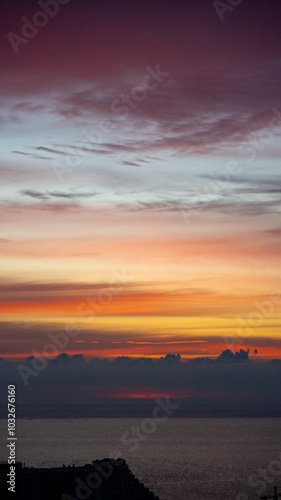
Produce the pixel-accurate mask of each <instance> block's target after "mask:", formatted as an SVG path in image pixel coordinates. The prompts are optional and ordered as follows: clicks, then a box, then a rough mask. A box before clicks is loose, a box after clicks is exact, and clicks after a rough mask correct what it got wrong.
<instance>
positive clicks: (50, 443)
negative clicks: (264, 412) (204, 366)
mask: <svg viewBox="0 0 281 500" xmlns="http://www.w3.org/2000/svg"><path fill="white" fill-rule="evenodd" d="M142 423H143V420H141V419H136V418H134V419H110V418H108V419H97V418H96V419H67V420H63V419H59V420H55V419H40V420H36V419H32V420H31V419H30V420H29V419H23V420H18V422H17V436H18V442H17V458H18V459H19V460H21V461H24V462H25V463H26V465H27V466H31V465H33V466H47V467H49V466H61V465H62V464H63V463H65V464H72V463H75V464H77V465H78V464H84V463H86V462H88V463H89V462H91V460H93V459H97V458H105V457H108V456H110V455H112V453H113V451H114V450H118V451H119V452H120V456H122V457H124V458H125V459H126V460H127V462H128V464H129V466H130V468H131V469H132V471H133V472H134V473H135V474H136V475H137V477H138V478H139V479H141V480H142V481H143V482H144V484H145V485H147V486H148V487H149V488H150V489H151V490H152V491H154V493H156V494H158V495H159V497H160V500H187V499H190V500H203V499H204V500H205V499H206V498H208V499H218V500H222V499H236V497H237V495H238V494H239V493H247V494H248V498H249V499H257V498H259V497H260V494H258V493H257V487H254V486H249V485H248V478H249V476H251V475H253V474H257V475H258V474H260V473H259V472H258V470H259V469H265V470H268V467H271V466H270V463H271V462H272V461H274V460H277V459H278V458H281V457H280V452H281V439H280V438H281V419H215V418H213V419H208V418H201V419H184V418H181V419H176V418H174V419H171V420H167V421H166V422H159V423H158V425H157V428H156V429H155V430H154V429H152V428H151V427H150V426H149V423H147V424H146V425H147V427H146V430H147V431H149V432H151V434H144V433H143V432H141V434H140V438H141V439H137V438H135V439H134V440H132V433H133V432H134V429H133V428H135V427H140V426H141V424H142ZM143 425H144V424H143ZM6 426H7V423H6V421H5V420H0V436H1V448H0V451H1V455H0V459H1V460H5V459H7V451H6V450H7V449H6V442H5V439H6ZM152 431H153V432H152ZM124 433H126V434H124ZM142 439H143V440H142ZM271 465H272V464H271ZM274 467H275V469H274V468H273V473H275V478H274V480H273V482H272V483H270V482H269V481H265V482H266V486H267V491H269V492H271V491H272V489H273V488H272V486H273V484H277V485H278V486H280V487H281V470H278V469H277V467H278V465H275V466H274ZM275 470H276V472H274V471H275ZM278 472H279V473H280V475H279V476H277V473H278ZM271 476H272V471H271V473H270V474H269V478H270V477H271ZM280 489H281V488H280ZM245 499H246V497H245V498H243V497H242V496H241V500H245Z"/></svg>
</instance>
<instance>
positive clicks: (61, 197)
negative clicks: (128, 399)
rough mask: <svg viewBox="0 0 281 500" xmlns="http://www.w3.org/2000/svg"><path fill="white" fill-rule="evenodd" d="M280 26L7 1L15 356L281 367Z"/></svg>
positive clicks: (10, 326)
mask: <svg viewBox="0 0 281 500" xmlns="http://www.w3.org/2000/svg"><path fill="white" fill-rule="evenodd" d="M214 3H215V2H214ZM225 3H226V2H225ZM230 3H231V2H230ZM232 3H233V2H232ZM234 3H235V2H234ZM236 3H238V2H236ZM40 4H41V6H40ZM45 4H46V5H47V4H48V6H47V7H45V9H47V11H48V9H49V12H50V13H51V14H52V15H49V14H45V15H43V17H42V15H41V17H40V15H39V14H38V12H40V11H41V12H42V5H45ZM56 6H57V8H56ZM280 14H281V6H280V2H279V1H278V0H269V1H268V0H262V1H261V0H256V1H255V2H249V1H246V0H244V1H242V2H241V3H240V4H239V5H237V6H236V7H230V8H229V9H227V10H226V11H225V12H224V13H222V12H221V11H220V12H218V11H217V9H216V8H215V6H214V5H213V2H212V1H202V2H201V1H193V2H187V1H186V0H185V1H181V0H179V1H176V2H171V1H167V0H162V1H161V2H160V1H158V0H153V1H142V2H139V1H138V2H136V1H134V0H121V1H120V2H116V1H114V2H113V1H111V0H103V1H101V0H91V1H90V0H79V2H78V0H69V1H66V0H64V1H62V0H61V2H60V5H59V6H58V4H54V3H53V2H52V1H50V2H49V3H48V2H47V0H43V1H42V2H35V1H31V0H28V1H25V2H21V1H20V0H10V1H9V2H8V1H6V0H5V1H4V2H3V6H2V9H1V16H0V17H1V19H0V26H1V28H0V29H1V35H2V36H1V44H0V57H1V75H0V81H1V87H0V88H1V95H0V127H1V136H0V141H1V142H0V144H1V149H0V176H1V188H0V204H1V212H0V223H1V225H0V277H1V280H0V315H1V316H0V321H1V325H0V328H1V333H0V356H2V357H4V358H9V359H13V358H26V357H27V356H29V355H31V354H36V353H42V352H43V353H44V352H45V354H49V355H51V356H54V355H57V354H59V353H61V352H67V353H69V354H75V353H82V354H83V355H84V357H85V358H86V359H87V358H89V357H107V358H115V357H117V356H122V355H124V356H133V357H135V356H136V357H137V356H144V355H145V356H147V357H150V356H151V357H158V356H163V355H165V354H166V353H180V354H181V356H182V357H186V358H188V357H191V358H193V357H196V356H210V357H216V356H218V355H219V354H220V353H221V352H222V350H224V349H227V348H232V349H233V350H238V349H240V348H243V349H246V348H250V349H251V351H250V353H251V354H253V351H254V349H255V348H257V350H258V357H259V358H261V359H263V358H281V285H280V265H279V263H280V248H281V245H280V236H281V224H280V207H281V200H280V192H281V174H280V155H281V143H280V135H281V93H280V80H281V55H280V47H281V43H280V42H281V36H280ZM23 18H24V19H23ZM33 19H34V20H35V21H38V23H40V22H41V24H42V27H38V28H34V27H33V28H32V25H30V24H29V23H30V22H33V21H32V20H33ZM35 21H34V22H35ZM43 24H45V26H43ZM33 26H34V25H33ZM25 35H28V37H26V36H25ZM19 37H20V38H19ZM58 332H60V333H61V332H63V335H61V336H59V335H58ZM58 338H63V339H64V341H63V345H62V347H61V348H60V347H59V346H58V347H57V350H56V351H54V352H52V349H49V351H48V348H47V347H46V346H48V345H49V346H50V344H51V345H54V339H58ZM64 342H65V344H64Z"/></svg>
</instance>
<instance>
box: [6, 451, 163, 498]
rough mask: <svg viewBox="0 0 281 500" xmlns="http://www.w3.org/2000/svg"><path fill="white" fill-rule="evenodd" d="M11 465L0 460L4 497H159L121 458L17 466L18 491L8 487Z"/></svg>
mask: <svg viewBox="0 0 281 500" xmlns="http://www.w3.org/2000/svg"><path fill="white" fill-rule="evenodd" d="M9 471H10V465H8V464H7V463H6V462H2V463H0V498H1V500H7V499H13V500H159V498H158V497H156V496H155V495H154V494H153V493H152V492H151V491H149V489H148V488H146V487H145V486H144V485H143V484H142V483H140V482H139V480H138V479H137V478H136V477H135V476H134V475H133V474H132V472H131V471H130V469H129V467H128V465H127V464H126V462H125V461H124V460H122V459H118V460H114V459H104V460H96V461H95V462H92V464H88V465H84V466H83V467H75V466H67V467H66V466H63V467H59V468H50V469H45V468H42V469H39V468H33V467H22V463H21V462H17V463H16V466H15V492H14V491H11V490H10V491H9V489H8V488H9V487H10V488H11V487H12V486H11V485H12V484H13V483H8V482H7V481H8V480H10V477H9V476H7V474H8V473H9Z"/></svg>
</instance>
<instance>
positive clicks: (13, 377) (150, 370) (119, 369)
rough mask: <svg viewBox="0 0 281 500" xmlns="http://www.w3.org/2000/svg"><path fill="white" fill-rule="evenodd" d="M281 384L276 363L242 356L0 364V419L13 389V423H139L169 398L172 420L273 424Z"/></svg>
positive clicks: (279, 409) (280, 408)
mask: <svg viewBox="0 0 281 500" xmlns="http://www.w3.org/2000/svg"><path fill="white" fill-rule="evenodd" d="M24 378H25V382H26V384H25V383H24V381H23V379H24ZM280 379H281V360H277V359H276V360H271V361H269V362H259V361H257V360H256V359H250V358H249V353H248V351H244V350H240V352H237V353H236V354H235V355H234V354H233V353H232V352H231V351H229V350H226V351H224V352H223V353H222V354H221V355H220V356H219V357H218V358H217V359H209V358H196V359H193V360H188V361H183V360H181V359H180V355H174V354H167V355H166V357H162V358H160V359H154V360H153V359H150V358H137V359H134V358H130V357H118V358H116V359H115V360H113V361H108V360H106V359H98V358H96V359H92V360H90V361H85V359H84V358H83V356H82V355H81V354H79V355H74V356H69V355H67V354H60V355H59V356H58V357H57V358H55V359H53V360H48V362H46V364H45V365H42V362H40V361H39V360H38V359H35V358H34V357H30V358H28V359H27V360H26V361H23V362H22V363H21V364H20V365H18V364H16V363H12V362H8V361H6V360H5V359H3V358H2V359H1V360H0V393H1V401H2V403H1V406H0V416H2V417H3V418H4V417H6V403H5V401H6V397H5V394H6V392H7V386H8V385H9V384H13V383H14V384H15V385H16V392H17V414H18V417H26V416H27V417H32V416H34V417H39V416H41V417H77V416H84V417H124V416H128V417H131V416H134V417H144V416H149V415H151V414H152V411H153V408H154V407H155V404H156V403H155V399H156V398H166V397H170V398H171V399H173V400H176V401H177V403H179V408H178V409H177V411H175V412H174V413H173V415H172V416H173V417H184V416H187V417H195V416H196V417H204V416H212V417H215V416H216V417H217V416H229V417H236V416H238V417H265V416H266V417H277V416H281V403H280V401H281V398H280V396H281V389H280ZM140 396H142V397H140Z"/></svg>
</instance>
